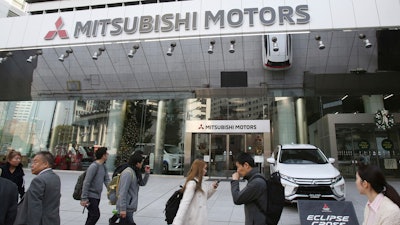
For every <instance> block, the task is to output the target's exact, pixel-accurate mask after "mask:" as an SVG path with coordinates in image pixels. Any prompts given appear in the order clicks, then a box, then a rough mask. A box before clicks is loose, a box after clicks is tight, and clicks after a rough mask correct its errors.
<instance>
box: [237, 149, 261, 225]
mask: <svg viewBox="0 0 400 225" xmlns="http://www.w3.org/2000/svg"><path fill="white" fill-rule="evenodd" d="M235 164H236V167H237V172H236V173H234V174H232V181H231V192H232V198H233V202H234V203H235V204H236V205H242V204H244V214H245V224H246V225H265V216H264V214H263V213H262V211H261V210H260V208H259V207H258V206H257V201H258V205H259V206H260V207H263V210H266V205H267V204H266V203H265V202H263V201H262V199H266V188H267V185H266V183H265V180H264V179H263V178H262V175H261V177H255V176H256V175H260V173H258V172H257V168H254V167H255V164H254V159H253V157H252V156H251V155H249V154H247V153H244V152H242V153H240V154H239V155H238V156H237V158H236V160H235ZM240 177H243V179H245V180H247V181H248V183H247V185H246V186H245V187H244V188H243V189H242V190H240V188H239V178H240Z"/></svg>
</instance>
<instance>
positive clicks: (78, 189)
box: [72, 171, 86, 200]
mask: <svg viewBox="0 0 400 225" xmlns="http://www.w3.org/2000/svg"><path fill="white" fill-rule="evenodd" d="M85 177H86V171H85V172H83V173H82V174H81V175H79V177H78V181H76V184H75V188H74V193H72V197H73V198H74V199H75V200H81V196H82V186H83V181H84V180H85Z"/></svg>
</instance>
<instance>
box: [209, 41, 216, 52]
mask: <svg viewBox="0 0 400 225" xmlns="http://www.w3.org/2000/svg"><path fill="white" fill-rule="evenodd" d="M214 45H215V41H214V40H211V41H210V47H209V48H208V54H213V53H214Z"/></svg>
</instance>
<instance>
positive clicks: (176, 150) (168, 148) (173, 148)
mask: <svg viewBox="0 0 400 225" xmlns="http://www.w3.org/2000/svg"><path fill="white" fill-rule="evenodd" d="M165 151H167V152H168V153H170V154H183V151H182V149H180V148H179V147H178V146H165Z"/></svg>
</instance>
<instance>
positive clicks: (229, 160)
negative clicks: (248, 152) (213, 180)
mask: <svg viewBox="0 0 400 225" xmlns="http://www.w3.org/2000/svg"><path fill="white" fill-rule="evenodd" d="M245 141H246V140H245V135H244V134H211V143H210V144H211V145H210V151H209V154H208V155H209V156H210V158H209V160H208V163H209V165H208V168H209V169H208V173H209V176H210V177H229V176H230V175H231V174H232V173H234V171H236V166H235V161H234V157H235V156H236V155H237V154H239V153H240V152H242V151H245V148H246V147H245V146H246V144H245Z"/></svg>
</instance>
